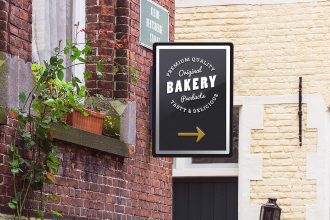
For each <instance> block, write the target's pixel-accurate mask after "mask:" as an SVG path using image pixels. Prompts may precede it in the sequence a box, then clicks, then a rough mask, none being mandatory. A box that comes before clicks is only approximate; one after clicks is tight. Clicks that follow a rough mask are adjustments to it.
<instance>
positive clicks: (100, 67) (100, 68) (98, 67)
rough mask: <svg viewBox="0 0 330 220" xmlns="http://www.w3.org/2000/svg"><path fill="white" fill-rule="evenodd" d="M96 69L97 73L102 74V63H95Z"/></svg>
mask: <svg viewBox="0 0 330 220" xmlns="http://www.w3.org/2000/svg"><path fill="white" fill-rule="evenodd" d="M96 69H97V71H99V72H103V64H102V62H97V64H96Z"/></svg>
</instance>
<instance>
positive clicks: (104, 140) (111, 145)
mask: <svg viewBox="0 0 330 220" xmlns="http://www.w3.org/2000/svg"><path fill="white" fill-rule="evenodd" d="M52 130H53V131H54V132H53V135H54V139H56V140H60V141H65V142H68V143H73V144H77V145H80V146H84V147H88V148H92V149H96V150H99V151H103V152H106V153H110V154H114V155H118V156H122V157H129V148H128V144H125V143H124V142H122V141H120V140H118V139H115V138H111V137H107V136H104V135H98V134H93V133H90V132H87V131H83V130H80V129H76V128H72V127H64V126H63V125H60V124H57V125H53V127H52Z"/></svg>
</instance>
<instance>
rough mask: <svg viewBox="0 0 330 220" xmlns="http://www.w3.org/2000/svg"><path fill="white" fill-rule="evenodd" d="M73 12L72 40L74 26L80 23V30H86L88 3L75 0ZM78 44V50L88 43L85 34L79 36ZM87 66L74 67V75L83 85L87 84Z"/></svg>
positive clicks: (82, 0) (83, 0)
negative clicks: (85, 74) (85, 76)
mask: <svg viewBox="0 0 330 220" xmlns="http://www.w3.org/2000/svg"><path fill="white" fill-rule="evenodd" d="M72 8H73V11H72V28H73V30H72V38H74V37H75V36H74V34H75V27H74V24H77V23H78V22H79V30H82V29H85V28H86V1H85V0H73V7H72ZM77 42H78V43H79V45H78V48H79V49H82V48H83V47H84V44H85V43H86V35H85V33H84V32H80V33H79V34H78V38H77ZM79 62H80V61H75V62H73V65H74V64H77V63H79ZM85 68H86V67H85V64H80V65H76V66H73V68H72V74H73V75H75V76H76V77H78V78H79V79H80V81H81V83H82V84H85V78H84V72H85Z"/></svg>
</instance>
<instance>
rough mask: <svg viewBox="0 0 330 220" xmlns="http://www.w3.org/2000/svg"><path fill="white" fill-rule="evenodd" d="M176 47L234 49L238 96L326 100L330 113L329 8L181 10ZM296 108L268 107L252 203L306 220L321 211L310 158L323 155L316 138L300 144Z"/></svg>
mask: <svg viewBox="0 0 330 220" xmlns="http://www.w3.org/2000/svg"><path fill="white" fill-rule="evenodd" d="M175 16H176V29H175V37H176V41H187V42H189V41H194V42H217V41H219V42H232V43H234V47H235V55H234V57H235V60H234V95H235V96H268V95H269V96H274V95H292V94H297V93H298V77H299V76H302V77H303V92H304V93H305V94H313V93H318V94H322V95H323V96H324V98H325V100H326V101H327V103H328V106H330V93H329V91H330V1H327V2H310V3H294V4H273V5H226V6H210V7H194V8H177V9H176V15H175ZM297 111H298V107H297V105H291V104H281V105H266V106H265V115H264V129H262V130H254V131H253V132H252V137H251V153H253V154H261V156H262V158H263V168H262V180H258V181H251V194H250V200H251V202H252V203H254V204H258V205H261V204H263V203H265V201H266V200H267V198H269V197H276V198H278V199H279V205H280V206H281V208H282V211H283V214H282V218H281V219H284V220H289V219H290V220H293V219H294V220H304V219H305V218H306V205H310V204H315V203H316V199H317V198H316V188H317V182H316V180H310V179H306V155H307V153H309V152H315V151H316V148H317V130H316V129H307V128H306V114H307V111H306V106H304V129H303V134H304V137H303V146H299V143H298V114H297Z"/></svg>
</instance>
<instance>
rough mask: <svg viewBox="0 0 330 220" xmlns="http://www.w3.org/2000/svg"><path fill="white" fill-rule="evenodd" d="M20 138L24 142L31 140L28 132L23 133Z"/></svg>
mask: <svg viewBox="0 0 330 220" xmlns="http://www.w3.org/2000/svg"><path fill="white" fill-rule="evenodd" d="M22 137H23V138H24V140H30V139H31V134H30V133H28V132H24V133H23V135H22Z"/></svg>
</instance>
